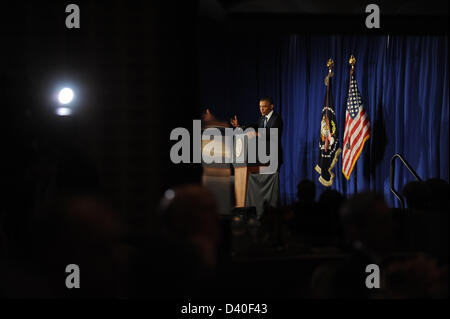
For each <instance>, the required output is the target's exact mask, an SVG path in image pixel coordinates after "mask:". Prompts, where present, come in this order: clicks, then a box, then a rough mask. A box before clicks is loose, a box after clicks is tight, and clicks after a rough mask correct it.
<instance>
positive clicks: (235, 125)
mask: <svg viewBox="0 0 450 319" xmlns="http://www.w3.org/2000/svg"><path fill="white" fill-rule="evenodd" d="M230 123H231V125H233V127H238V126H239V122H238V119H237V116H236V115H235V116H234V118H231V119H230Z"/></svg>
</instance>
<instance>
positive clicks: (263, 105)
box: [259, 100, 273, 116]
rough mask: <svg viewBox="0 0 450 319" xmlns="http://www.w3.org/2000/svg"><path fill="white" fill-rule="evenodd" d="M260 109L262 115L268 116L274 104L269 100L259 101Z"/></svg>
mask: <svg viewBox="0 0 450 319" xmlns="http://www.w3.org/2000/svg"><path fill="white" fill-rule="evenodd" d="M259 110H260V111H261V115H262V116H266V115H267V114H269V113H270V112H271V111H272V110H273V104H269V102H268V101H264V100H262V101H259Z"/></svg>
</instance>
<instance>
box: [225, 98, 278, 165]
mask: <svg viewBox="0 0 450 319" xmlns="http://www.w3.org/2000/svg"><path fill="white" fill-rule="evenodd" d="M259 110H260V112H261V117H260V118H259V119H258V122H257V123H256V124H252V125H247V126H244V127H242V126H240V125H239V121H238V118H237V116H236V115H235V116H234V118H231V119H230V123H231V125H232V126H233V127H235V128H236V127H242V129H243V130H245V129H246V128H249V127H252V128H253V129H254V130H255V131H256V132H258V128H266V129H267V133H266V134H265V136H266V142H267V144H266V145H270V134H269V131H270V129H271V128H277V129H278V150H274V151H277V152H278V168H277V172H279V171H280V166H281V164H283V148H282V147H281V135H282V132H283V120H282V119H281V115H280V114H278V113H277V112H276V111H274V109H273V101H272V99H271V98H270V97H268V96H265V97H262V98H261V99H260V100H259ZM255 135H258V133H256V134H255ZM249 137H253V136H251V134H250V136H249ZM271 151H273V150H271Z"/></svg>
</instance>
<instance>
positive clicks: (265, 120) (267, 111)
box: [230, 96, 283, 218]
mask: <svg viewBox="0 0 450 319" xmlns="http://www.w3.org/2000/svg"><path fill="white" fill-rule="evenodd" d="M259 110H260V112H261V117H260V118H259V119H258V122H257V123H256V124H253V125H247V126H245V127H241V128H242V129H243V130H245V129H246V128H249V127H252V128H253V129H254V130H255V131H256V132H257V131H258V128H266V129H267V130H266V133H265V139H266V146H267V149H266V152H267V151H269V152H278V156H277V157H278V166H277V169H276V171H275V172H274V173H272V174H250V175H249V176H248V185H247V195H246V205H245V206H247V207H249V206H255V207H256V212H257V214H258V218H260V217H261V216H262V214H263V211H264V206H265V205H267V206H272V207H276V206H278V205H279V200H280V186H279V172H280V166H281V164H283V148H282V146H281V136H282V132H283V120H282V119H281V115H280V114H279V113H277V112H275V111H274V109H273V101H272V99H271V98H270V97H267V96H266V97H263V98H261V99H260V100H259ZM230 123H231V125H232V126H233V127H235V128H236V127H240V125H239V121H238V118H237V116H236V115H235V116H234V118H231V119H230ZM271 128H274V129H275V128H276V129H277V130H278V141H277V142H278V144H276V143H275V146H277V147H270V146H271V145H274V143H273V141H272V143H271V141H270V138H271V134H270V129H271ZM247 135H249V138H252V137H255V136H254V135H256V136H258V137H261V136H259V134H258V133H253V134H252V133H250V134H247ZM270 157H271V158H273V155H272V156H270Z"/></svg>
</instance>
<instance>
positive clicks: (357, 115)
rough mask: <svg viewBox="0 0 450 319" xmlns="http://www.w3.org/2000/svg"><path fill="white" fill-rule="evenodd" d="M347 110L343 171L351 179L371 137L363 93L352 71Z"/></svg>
mask: <svg viewBox="0 0 450 319" xmlns="http://www.w3.org/2000/svg"><path fill="white" fill-rule="evenodd" d="M350 77H351V78H350V87H349V90H348V99H347V109H346V111H345V130H344V145H343V152H342V173H344V176H345V178H347V179H349V178H350V174H351V173H352V170H353V167H354V166H355V163H356V160H357V159H358V157H359V155H360V154H361V151H362V149H363V147H364V143H365V142H366V141H367V139H368V138H369V137H370V131H371V127H370V122H369V118H368V117H367V114H366V111H365V110H364V107H363V104H362V100H361V94H360V93H359V90H358V85H357V84H356V79H355V76H354V74H353V72H352V74H351V76H350Z"/></svg>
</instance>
